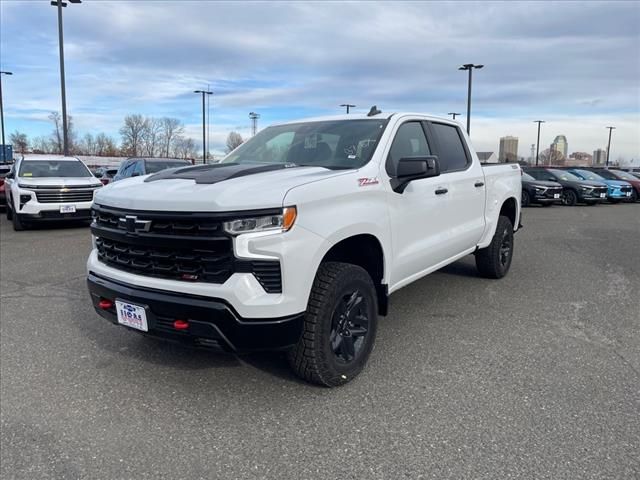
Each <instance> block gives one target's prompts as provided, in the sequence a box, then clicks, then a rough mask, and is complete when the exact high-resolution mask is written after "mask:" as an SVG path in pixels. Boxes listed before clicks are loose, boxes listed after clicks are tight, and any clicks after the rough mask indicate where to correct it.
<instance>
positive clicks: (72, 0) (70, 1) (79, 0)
mask: <svg viewBox="0 0 640 480" xmlns="http://www.w3.org/2000/svg"><path fill="white" fill-rule="evenodd" d="M69 3H82V0H69Z"/></svg>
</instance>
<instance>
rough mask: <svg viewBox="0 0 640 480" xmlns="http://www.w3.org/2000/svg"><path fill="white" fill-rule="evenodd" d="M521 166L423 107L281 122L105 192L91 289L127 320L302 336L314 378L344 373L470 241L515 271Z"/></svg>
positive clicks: (230, 340) (488, 271) (185, 335)
mask: <svg viewBox="0 0 640 480" xmlns="http://www.w3.org/2000/svg"><path fill="white" fill-rule="evenodd" d="M520 175H521V173H520V168H519V166H518V165H515V164H501V165H496V166H491V167H486V168H485V167H483V166H481V164H480V162H479V161H478V157H477V156H476V154H475V153H474V151H473V149H472V148H471V146H470V143H469V139H468V138H467V136H466V134H465V133H464V131H463V130H462V129H461V128H460V126H459V124H458V123H456V122H452V121H449V120H445V119H441V118H434V117H430V116H426V115H421V114H414V113H394V114H387V115H385V114H382V112H380V111H378V110H377V109H375V108H374V109H372V111H371V112H370V113H369V114H368V115H353V114H352V115H347V116H338V117H329V118H318V119H310V120H304V121H299V122H293V123H286V124H282V125H275V126H271V127H269V128H266V129H265V130H263V131H261V132H260V133H259V134H257V135H256V136H255V137H253V138H252V139H251V140H249V141H247V142H246V143H244V144H243V145H241V146H240V147H238V148H237V149H236V150H234V151H233V152H231V153H230V154H229V155H228V156H227V157H226V158H225V159H224V160H223V161H222V162H221V163H219V164H216V165H203V166H195V167H183V168H177V169H171V170H166V171H164V172H160V173H157V174H153V175H148V176H141V177H136V178H132V179H129V180H124V181H122V182H116V183H114V184H110V185H108V186H106V187H104V188H103V189H101V190H100V191H98V192H97V194H96V198H95V201H94V205H93V217H94V222H93V224H92V234H93V245H94V248H93V251H92V252H91V255H90V257H89V260H88V263H87V271H88V286H89V290H90V293H91V297H92V300H93V304H94V307H95V309H96V311H97V312H98V313H99V314H100V315H101V316H103V317H105V318H107V319H108V320H110V321H111V322H113V323H114V324H120V325H124V326H126V327H128V328H130V329H133V330H136V331H138V332H143V333H145V334H146V335H151V336H155V337H162V338H165V339H170V340H177V341H181V342H185V343H189V344H192V345H195V346H200V347H210V348H216V349H223V350H227V351H232V352H243V351H251V350H259V349H281V350H286V351H287V352H288V358H289V361H290V364H291V366H292V368H293V369H294V370H295V372H296V373H297V374H298V375H299V376H301V377H302V378H304V379H306V380H308V381H310V382H314V383H317V384H321V385H326V386H337V385H341V384H344V383H346V382H348V381H349V380H351V379H352V378H354V377H355V376H356V375H357V374H358V373H359V372H360V371H361V370H362V368H363V367H364V365H365V363H366V361H367V359H368V357H369V355H370V354H371V351H372V349H373V346H374V341H375V337H376V326H377V321H378V316H379V315H386V313H387V309H388V298H389V295H390V294H392V293H393V292H395V291H396V290H398V289H400V288H402V287H404V286H405V285H408V284H409V283H411V282H414V281H416V280H418V279H420V278H421V277H423V276H425V275H427V274H429V273H431V272H433V271H434V270H438V269H439V268H442V267H444V266H445V265H447V264H449V263H452V262H455V261H456V260H458V259H459V258H461V257H464V256H465V255H469V254H475V257H476V264H477V266H478V269H479V271H480V272H481V273H482V274H483V275H485V276H487V277H492V278H501V277H503V276H504V275H505V274H506V273H507V271H508V270H509V266H510V264H511V259H512V256H513V247H514V232H515V231H516V230H517V228H518V225H519V222H520V197H521V180H520Z"/></svg>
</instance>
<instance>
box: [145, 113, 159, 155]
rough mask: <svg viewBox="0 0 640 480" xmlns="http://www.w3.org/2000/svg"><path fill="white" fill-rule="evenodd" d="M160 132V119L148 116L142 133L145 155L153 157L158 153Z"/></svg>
mask: <svg viewBox="0 0 640 480" xmlns="http://www.w3.org/2000/svg"><path fill="white" fill-rule="evenodd" d="M162 133H163V127H162V120H161V119H159V118H148V119H147V125H146V128H145V130H144V132H143V135H142V142H143V151H144V153H145V155H148V156H150V157H155V156H156V155H157V154H158V150H159V146H160V142H161V140H162Z"/></svg>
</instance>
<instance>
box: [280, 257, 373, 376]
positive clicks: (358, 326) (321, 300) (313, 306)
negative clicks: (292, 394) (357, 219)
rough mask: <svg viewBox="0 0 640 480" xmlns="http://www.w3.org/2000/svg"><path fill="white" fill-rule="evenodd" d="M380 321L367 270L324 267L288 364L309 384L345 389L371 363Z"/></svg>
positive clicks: (335, 264)
mask: <svg viewBox="0 0 640 480" xmlns="http://www.w3.org/2000/svg"><path fill="white" fill-rule="evenodd" d="M377 322H378V306H377V300H376V291H375V288H374V286H373V281H372V280H371V277H370V276H369V274H368V273H367V272H366V270H364V269H363V268H361V267H358V266H356V265H351V264H348V263H338V262H327V263H323V264H322V265H320V268H319V269H318V273H317V274H316V278H315V280H314V282H313V287H312V289H311V295H310V296H309V303H308V305H307V313H306V315H305V319H304V332H303V334H302V337H300V340H299V341H298V343H297V344H296V346H295V347H294V348H293V349H292V350H291V351H290V352H289V354H288V359H289V364H290V365H291V367H292V368H293V370H294V371H295V372H296V374H297V375H298V376H300V377H301V378H303V379H304V380H306V381H308V382H311V383H316V384H318V385H324V386H326V387H337V386H339V385H344V384H345V383H347V382H349V381H350V380H352V379H353V378H354V377H356V376H357V375H358V374H359V373H360V372H361V371H362V369H363V368H364V366H365V364H366V363H367V360H368V358H369V355H370V354H371V351H372V350H373V345H374V343H375V338H376V329H377Z"/></svg>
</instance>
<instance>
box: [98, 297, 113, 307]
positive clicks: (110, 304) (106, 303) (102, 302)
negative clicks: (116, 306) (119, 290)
mask: <svg viewBox="0 0 640 480" xmlns="http://www.w3.org/2000/svg"><path fill="white" fill-rule="evenodd" d="M98 307H100V308H101V309H102V310H109V309H110V308H111V307H113V302H112V301H111V300H107V299H106V298H102V299H100V301H99V302H98Z"/></svg>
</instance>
